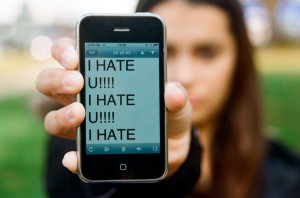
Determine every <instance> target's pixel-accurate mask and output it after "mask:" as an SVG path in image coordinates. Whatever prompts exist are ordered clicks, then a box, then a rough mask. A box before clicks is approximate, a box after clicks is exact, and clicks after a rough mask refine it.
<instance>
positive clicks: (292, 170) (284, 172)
mask: <svg viewBox="0 0 300 198" xmlns="http://www.w3.org/2000/svg"><path fill="white" fill-rule="evenodd" d="M266 149H267V150H266V151H267V152H266V157H265V160H264V163H263V166H262V174H261V176H262V187H263V192H264V196H263V197H272V198H281V197H292V198H293V197H295V198H296V197H298V198H299V197H300V156H299V155H297V154H296V153H294V152H292V151H291V150H289V149H288V148H286V147H284V146H283V145H281V144H280V143H278V142H275V141H273V140H269V141H268V142H267V148H266Z"/></svg>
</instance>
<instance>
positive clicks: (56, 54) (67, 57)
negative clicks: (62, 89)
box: [51, 38, 79, 70]
mask: <svg viewBox="0 0 300 198" xmlns="http://www.w3.org/2000/svg"><path fill="white" fill-rule="evenodd" d="M51 53H52V56H53V58H54V59H56V60H57V61H58V62H59V63H60V64H61V65H62V66H63V67H65V68H66V69H67V70H74V69H76V68H77V66H78V63H79V57H78V53H77V51H76V49H75V44H74V41H73V40H72V39H70V38H60V39H58V40H56V41H55V42H54V43H53V45H52V48H51Z"/></svg>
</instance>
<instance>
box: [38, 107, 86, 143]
mask: <svg viewBox="0 0 300 198" xmlns="http://www.w3.org/2000/svg"><path fill="white" fill-rule="evenodd" d="M84 117H85V110H84V107H83V105H82V104H81V103H79V102H74V103H72V104H70V105H68V106H66V107H63V108H61V109H59V110H55V111H51V112H49V113H48V114H47V115H46V117H45V121H44V122H45V123H44V125H45V129H46V131H47V132H48V133H50V134H52V135H56V136H59V137H64V138H73V139H74V138H75V137H76V128H77V127H78V126H79V125H80V124H81V122H82V121H83V120H84Z"/></svg>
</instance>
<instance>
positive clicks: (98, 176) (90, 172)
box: [76, 13, 168, 182]
mask: <svg viewBox="0 0 300 198" xmlns="http://www.w3.org/2000/svg"><path fill="white" fill-rule="evenodd" d="M116 27H121V28H123V27H126V28H129V29H130V31H127V32H126V31H121V32H115V31H113V30H114V28H116ZM95 32H97V34H95ZM165 34H166V33H165V25H164V22H163V21H162V19H161V18H160V17H159V16H158V15H155V14H151V13H135V14H126V15H109V14H108V15H107V14H105V15H99V14H89V15H85V16H83V17H82V18H81V19H80V20H79V21H78V23H77V31H76V38H77V43H76V44H77V50H78V52H79V57H80V65H79V71H80V72H81V73H82V74H83V75H84V74H85V71H84V64H85V63H84V53H80V52H84V43H85V42H114V43H117V42H120V43H125V42H126V43H128V42H129V43H130V42H135V43H137V42H144V43H151V42H153V43H154V42H156V43H159V52H160V53H159V73H160V76H159V79H160V80H159V81H160V82H159V87H160V90H159V92H160V117H161V118H162V119H161V121H160V131H161V133H160V139H161V145H160V147H161V152H160V154H111V155H109V154H105V155H100V156H99V155H87V154H86V153H85V120H84V121H83V122H82V124H81V126H80V127H78V130H77V150H78V155H79V176H80V178H81V179H82V180H83V181H85V182H155V181H159V180H161V179H163V178H164V177H165V176H166V174H167V164H168V160H167V135H166V107H165V103H164V87H165V82H166V66H165V65H166V43H165V42H166V36H165ZM84 96H85V87H84V88H83V89H82V91H81V92H80V94H78V99H79V101H80V102H81V103H83V104H85V97H84ZM123 161H124V162H126V163H127V164H129V165H130V170H129V171H127V172H126V173H125V174H124V173H123V172H122V173H120V171H118V170H116V166H117V165H118V164H119V163H120V162H123Z"/></svg>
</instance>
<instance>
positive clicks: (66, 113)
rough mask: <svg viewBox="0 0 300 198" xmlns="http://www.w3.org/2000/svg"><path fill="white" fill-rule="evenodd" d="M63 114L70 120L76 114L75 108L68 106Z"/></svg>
mask: <svg viewBox="0 0 300 198" xmlns="http://www.w3.org/2000/svg"><path fill="white" fill-rule="evenodd" d="M65 116H66V118H67V119H68V120H70V121H72V120H73V119H74V118H75V117H76V115H75V110H74V107H70V108H69V109H68V110H67V111H66V112H65Z"/></svg>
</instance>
